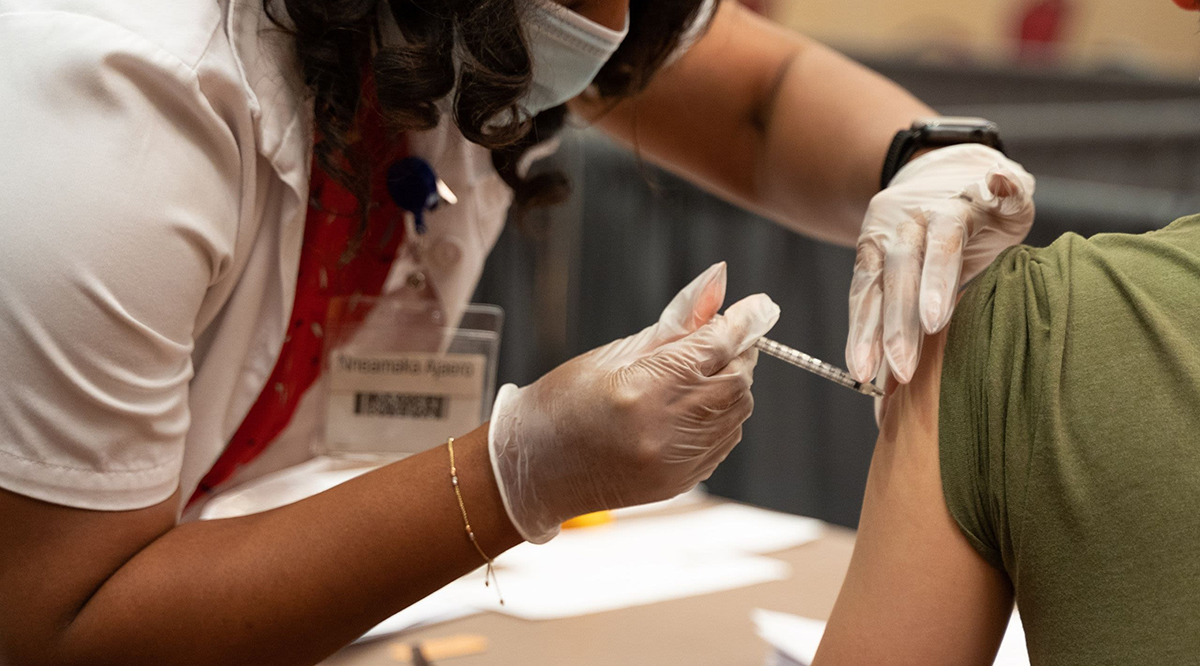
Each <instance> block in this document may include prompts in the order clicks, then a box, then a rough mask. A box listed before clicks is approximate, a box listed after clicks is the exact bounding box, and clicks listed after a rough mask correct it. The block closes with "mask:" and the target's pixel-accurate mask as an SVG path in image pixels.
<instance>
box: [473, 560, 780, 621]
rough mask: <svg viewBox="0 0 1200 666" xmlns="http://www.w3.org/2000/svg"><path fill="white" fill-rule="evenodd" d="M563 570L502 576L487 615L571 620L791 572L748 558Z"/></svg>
mask: <svg viewBox="0 0 1200 666" xmlns="http://www.w3.org/2000/svg"><path fill="white" fill-rule="evenodd" d="M564 564H565V565H564V566H556V567H554V568H553V569H551V570H546V571H540V572H536V573H534V572H521V573H518V572H512V573H510V574H505V575H501V577H500V584H501V586H502V589H503V590H504V606H502V607H498V606H495V604H494V602H493V606H492V608H491V609H492V610H495V611H498V612H500V613H504V614H506V615H513V616H515V617H520V618H524V619H527V620H551V619H558V618H565V617H575V616H578V615H588V614H591V613H602V612H604V611H610V610H616V609H619V608H630V607H633V606H641V605H644V604H652V603H657V602H660V601H669V600H672V599H681V598H684V597H691V596H696V595H700V594H709V593H712V592H720V591H722V590H730V589H734V588H738V587H745V586H747V585H757V584H759V583H766V582H769V581H775V580H783V579H785V578H787V577H788V576H790V575H791V571H792V568H791V566H790V565H789V564H788V563H786V562H781V561H779V560H773V559H770V558H766V557H756V556H752V555H741V556H729V555H722V556H720V557H715V558H711V559H708V560H706V561H692V562H683V561H681V562H678V563H675V564H671V563H668V562H666V561H663V560H656V561H653V562H649V563H646V564H645V565H643V566H636V567H634V566H630V567H626V568H614V567H610V568H606V569H596V568H594V567H587V566H584V567H579V566H572V565H570V564H569V563H564Z"/></svg>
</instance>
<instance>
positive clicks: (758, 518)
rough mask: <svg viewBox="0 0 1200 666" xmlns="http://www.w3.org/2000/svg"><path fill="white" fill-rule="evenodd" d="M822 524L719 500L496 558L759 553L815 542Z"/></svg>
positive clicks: (535, 561)
mask: <svg viewBox="0 0 1200 666" xmlns="http://www.w3.org/2000/svg"><path fill="white" fill-rule="evenodd" d="M822 526H823V523H821V521H819V520H815V519H813V518H804V517H801V516H793V515H790V514H786V513H778V512H775V511H767V510H766V509H757V508H754V507H750V506H743V505H740V504H723V505H720V506H714V507H711V508H708V509H700V510H699V511H692V512H689V513H683V514H677V515H671V516H651V517H638V518H633V519H622V518H618V519H617V520H615V521H614V522H611V523H608V524H605V525H598V526H595V527H587V528H582V529H574V530H563V531H562V534H560V535H559V536H558V537H556V538H555V539H554V540H553V541H551V542H550V543H547V544H544V545H541V546H535V545H533V544H522V545H520V546H517V547H516V548H514V549H512V550H510V551H508V552H507V553H504V554H503V555H501V556H500V557H498V558H497V559H496V564H497V566H498V567H500V568H502V569H506V570H507V569H514V570H525V571H537V570H541V569H543V568H544V567H546V566H553V565H555V563H569V564H570V565H573V566H574V567H575V568H577V569H586V568H587V567H589V566H595V567H600V568H605V567H614V566H619V567H622V568H625V567H631V566H635V565H641V564H644V563H647V562H649V561H651V560H656V559H657V560H663V559H665V560H669V561H671V562H676V561H678V560H680V558H689V557H692V558H703V559H706V560H707V559H712V558H713V557H714V556H716V555H720V554H725V555H762V554H766V553H773V552H777V551H780V550H786V549H788V548H794V547H796V546H799V545H801V544H804V543H808V542H810V541H814V540H816V539H817V538H819V537H820V536H821V531H822Z"/></svg>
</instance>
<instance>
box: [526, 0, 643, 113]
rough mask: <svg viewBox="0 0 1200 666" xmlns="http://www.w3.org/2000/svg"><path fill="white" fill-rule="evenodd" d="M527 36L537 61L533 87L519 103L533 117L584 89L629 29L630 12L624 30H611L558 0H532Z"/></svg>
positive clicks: (530, 52)
mask: <svg viewBox="0 0 1200 666" xmlns="http://www.w3.org/2000/svg"><path fill="white" fill-rule="evenodd" d="M531 5H532V6H531V7H530V9H529V13H528V15H527V16H526V18H525V39H526V41H527V43H528V47H529V57H530V59H531V60H532V61H533V85H531V86H530V88H529V92H527V93H526V94H525V97H524V98H522V99H521V101H520V104H521V105H522V106H523V107H525V110H526V111H528V112H529V113H530V114H531V115H537V114H538V113H541V112H542V111H545V110H546V109H550V108H554V107H556V106H558V105H560V104H563V103H565V102H567V100H570V99H572V98H574V97H576V96H577V95H579V93H582V92H583V91H584V90H586V89H587V87H588V86H589V85H591V83H592V79H594V78H596V74H598V73H599V72H600V69H601V68H602V67H604V63H606V62H608V59H609V58H611V57H612V54H613V53H615V52H616V50H617V47H619V46H620V45H621V42H622V41H623V40H624V39H625V35H627V34H628V33H629V14H628V13H626V15H625V27H624V28H622V29H621V30H620V31H617V30H612V29H610V28H606V27H604V26H602V25H600V24H599V23H596V22H595V21H591V20H589V19H587V18H585V17H583V16H581V15H579V14H577V13H575V12H573V11H571V10H570V9H567V8H566V7H563V6H562V5H560V4H558V3H556V2H553V0H533V2H532V3H531Z"/></svg>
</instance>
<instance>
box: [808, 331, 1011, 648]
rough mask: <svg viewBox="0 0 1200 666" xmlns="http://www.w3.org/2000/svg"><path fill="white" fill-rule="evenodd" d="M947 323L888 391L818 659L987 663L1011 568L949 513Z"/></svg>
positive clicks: (1006, 613) (999, 628)
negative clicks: (945, 481)
mask: <svg viewBox="0 0 1200 666" xmlns="http://www.w3.org/2000/svg"><path fill="white" fill-rule="evenodd" d="M944 346H945V332H943V333H941V334H938V335H936V336H930V337H928V338H926V341H925V350H924V353H923V354H922V358H921V364H920V367H919V368H918V370H917V372H916V375H915V376H914V377H913V380H912V383H911V384H909V385H908V386H904V387H901V388H899V389H898V390H897V391H896V392H894V393H893V394H892V395H891V396H890V397H889V398H888V404H887V409H886V412H885V414H884V420H883V424H882V426H881V431H880V435H879V440H878V442H877V443H876V446H875V455H874V457H873V458H872V460H871V471H870V475H869V477H868V480H867V490H866V495H865V497H864V498H863V510H862V518H861V521H860V523H859V532H858V541H857V543H856V544H855V547H854V556H853V558H852V559H851V562H850V569H849V572H848V573H847V575H846V581H845V583H843V585H842V590H841V593H840V594H839V596H838V600H837V604H836V606H835V607H834V610H833V615H832V617H831V618H830V620H829V625H828V628H827V629H826V632H825V637H824V639H823V640H822V642H821V647H820V650H819V651H818V653H817V658H816V660H815V661H814V662H813V663H814V665H815V666H830V665H834V666H842V665H849V664H881V663H887V664H921V665H922V666H937V665H939V664H946V665H950V664H953V665H955V666H961V665H963V664H990V663H992V659H993V657H994V656H995V652H996V649H997V647H998V646H999V644H1000V640H1001V638H1002V636H1003V634H1004V629H1005V626H1006V625H1007V622H1008V619H1009V617H1010V616H1011V614H1012V588H1011V586H1010V584H1009V581H1008V578H1007V576H1006V575H1005V574H1004V573H1003V572H1002V571H999V570H997V569H995V568H994V567H992V566H991V565H989V564H988V563H987V562H985V561H984V560H983V558H981V557H980V556H979V555H978V554H977V553H976V552H975V550H974V549H973V548H972V547H971V545H970V544H969V543H968V542H967V540H966V538H965V537H964V536H963V535H962V533H961V532H960V531H959V528H958V526H957V524H956V523H955V522H954V519H953V518H952V517H951V515H950V512H949V510H948V509H947V507H946V502H945V499H944V498H943V495H942V482H941V475H940V469H939V462H938V397H939V392H940V388H941V369H942V352H943V349H944Z"/></svg>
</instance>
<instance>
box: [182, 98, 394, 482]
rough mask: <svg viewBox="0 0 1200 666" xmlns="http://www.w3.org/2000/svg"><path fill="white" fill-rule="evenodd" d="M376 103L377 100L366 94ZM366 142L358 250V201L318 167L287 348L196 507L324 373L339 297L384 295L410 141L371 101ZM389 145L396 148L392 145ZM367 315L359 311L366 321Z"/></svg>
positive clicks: (363, 132)
mask: <svg viewBox="0 0 1200 666" xmlns="http://www.w3.org/2000/svg"><path fill="white" fill-rule="evenodd" d="M364 97H365V98H367V99H373V96H366V95H364ZM359 127H360V145H362V146H366V147H368V149H372V147H373V150H374V155H373V156H372V157H373V159H372V161H371V164H373V165H374V172H373V173H372V177H371V202H372V204H371V211H370V219H369V224H368V226H367V229H366V231H365V232H364V233H363V235H362V240H361V244H360V246H359V250H358V252H357V253H355V254H354V255H352V256H347V250H348V249H349V247H350V241H351V239H352V238H353V237H354V235H355V234H356V233H357V232H358V230H359V224H360V217H359V213H358V202H357V200H356V199H355V198H354V195H353V194H351V193H350V191H349V190H347V189H346V188H345V187H343V186H342V185H341V184H339V183H338V182H337V181H335V180H334V179H333V178H331V177H330V176H329V175H328V174H327V173H325V172H324V171H323V170H321V168H320V166H319V165H318V164H317V162H316V160H315V159H314V160H313V164H312V178H311V181H310V185H309V206H308V216H307V219H306V220H305V223H304V245H303V249H302V250H301V253H300V270H299V273H298V275H297V279H296V300H295V304H294V305H293V306H292V316H291V319H290V320H289V322H288V328H287V334H286V336H285V337H284V343H283V348H282V350H281V351H280V353H279V359H278V360H277V361H276V362H275V368H274V370H273V371H272V372H271V376H270V378H269V379H268V380H267V383H266V385H265V386H264V387H263V390H262V393H261V394H259V396H258V400H256V401H255V403H254V405H253V406H252V407H251V408H250V411H249V412H248V413H247V414H246V417H245V419H243V421H242V424H241V426H239V427H238V429H237V431H236V432H235V433H234V435H233V437H232V438H231V439H230V440H229V444H228V445H227V446H226V447H225V451H224V452H223V453H222V454H221V456H220V457H219V458H218V459H217V462H216V463H215V464H214V465H213V467H212V469H211V470H209V472H208V474H206V475H205V476H204V478H203V480H201V482H200V486H199V488H197V489H196V492H195V494H193V495H192V497H191V499H190V500H189V504H190V503H191V502H195V501H196V500H198V499H200V498H202V497H204V496H205V495H206V494H208V493H209V492H211V491H212V489H213V488H216V487H217V486H218V485H220V484H221V483H223V482H224V481H226V480H228V479H229V478H230V477H231V476H233V474H234V472H236V471H237V469H238V468H239V467H241V466H242V465H245V464H247V463H249V462H250V461H251V460H253V459H254V458H255V457H256V456H257V455H258V454H260V453H262V451H263V450H264V449H266V447H267V445H268V444H270V443H271V442H272V441H273V440H274V439H275V438H276V437H277V436H278V435H279V433H281V432H282V431H283V429H284V428H285V427H286V426H287V424H288V422H289V421H291V418H292V414H293V413H294V412H295V411H296V405H297V404H298V403H299V401H300V398H301V396H303V395H304V392H305V391H307V390H308V388H309V387H310V386H312V384H313V382H315V381H316V379H317V377H318V376H319V375H320V374H321V366H322V355H323V349H324V330H323V328H322V327H323V325H324V323H325V318H326V313H327V311H328V309H329V303H330V301H331V299H333V298H335V297H338V296H354V295H362V296H378V295H379V293H380V291H381V290H382V289H383V284H384V281H385V280H387V276H388V272H389V271H390V270H391V267H392V264H393V263H394V261H395V259H396V253H397V252H398V251H399V249H400V245H401V243H402V242H403V240H404V234H405V224H404V214H405V212H404V211H403V210H402V209H400V208H399V207H398V206H396V204H395V202H393V201H392V199H391V197H390V196H388V195H387V183H386V178H387V166H388V165H389V164H392V163H393V162H395V161H396V160H399V159H403V158H404V157H405V156H406V154H407V152H408V147H407V142H406V141H403V140H401V141H399V142H396V141H391V142H389V141H388V140H387V134H386V132H385V131H384V128H383V123H382V117H381V115H380V114H379V113H378V111H377V109H375V108H374V107H372V106H371V105H368V104H364V113H363V114H362V115H361V116H360V122H359ZM389 143H390V145H389ZM363 310H364V312H361V313H355V315H356V319H358V320H359V321H361V318H362V317H363V316H365V314H366V312H365V310H366V308H365V307H364V308H363Z"/></svg>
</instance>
